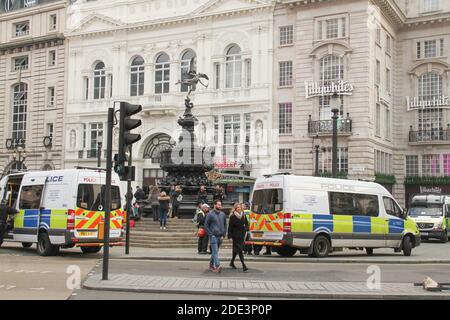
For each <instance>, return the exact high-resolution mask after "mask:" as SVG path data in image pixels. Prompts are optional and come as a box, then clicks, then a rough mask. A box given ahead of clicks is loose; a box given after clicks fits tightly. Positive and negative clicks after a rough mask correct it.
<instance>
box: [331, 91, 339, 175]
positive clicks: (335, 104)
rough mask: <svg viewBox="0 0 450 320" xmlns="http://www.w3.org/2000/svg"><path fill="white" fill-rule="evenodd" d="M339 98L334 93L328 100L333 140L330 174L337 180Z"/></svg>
mask: <svg viewBox="0 0 450 320" xmlns="http://www.w3.org/2000/svg"><path fill="white" fill-rule="evenodd" d="M340 100H341V99H340V97H339V95H338V94H337V93H334V94H333V96H332V97H331V100H330V106H331V112H333V116H332V117H331V119H332V121H333V140H332V151H331V152H332V154H331V174H332V177H333V178H337V122H338V119H339V109H340V105H341V101H340Z"/></svg>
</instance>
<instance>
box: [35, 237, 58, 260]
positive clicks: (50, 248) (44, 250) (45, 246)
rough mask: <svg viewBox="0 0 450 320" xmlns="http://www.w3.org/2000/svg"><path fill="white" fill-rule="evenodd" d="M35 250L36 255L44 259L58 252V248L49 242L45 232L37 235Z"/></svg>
mask: <svg viewBox="0 0 450 320" xmlns="http://www.w3.org/2000/svg"><path fill="white" fill-rule="evenodd" d="M36 249H37V253H38V254H39V255H40V256H44V257H47V256H55V255H57V254H58V252H59V247H58V246H55V245H53V244H52V243H51V242H50V237H49V236H48V234H47V232H41V233H39V236H38V243H37V246H36Z"/></svg>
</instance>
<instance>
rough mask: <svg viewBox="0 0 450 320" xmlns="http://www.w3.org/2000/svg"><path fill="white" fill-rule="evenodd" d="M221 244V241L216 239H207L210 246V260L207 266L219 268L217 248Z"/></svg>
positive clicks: (214, 237)
mask: <svg viewBox="0 0 450 320" xmlns="http://www.w3.org/2000/svg"><path fill="white" fill-rule="evenodd" d="M221 243H222V241H221V240H220V239H219V238H218V237H216V236H210V237H209V244H210V245H211V260H210V262H209V265H210V266H212V267H214V268H217V267H220V260H219V247H220V244H221Z"/></svg>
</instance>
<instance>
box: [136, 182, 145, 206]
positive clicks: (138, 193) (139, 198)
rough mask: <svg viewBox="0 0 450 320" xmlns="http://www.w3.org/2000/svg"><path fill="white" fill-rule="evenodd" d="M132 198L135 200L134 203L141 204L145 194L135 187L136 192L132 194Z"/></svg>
mask: <svg viewBox="0 0 450 320" xmlns="http://www.w3.org/2000/svg"><path fill="white" fill-rule="evenodd" d="M134 198H135V199H136V202H139V203H141V202H142V200H144V199H145V192H144V190H142V189H141V188H140V187H139V186H137V187H136V192H135V193H134Z"/></svg>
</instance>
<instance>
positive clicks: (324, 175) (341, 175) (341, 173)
mask: <svg viewBox="0 0 450 320" xmlns="http://www.w3.org/2000/svg"><path fill="white" fill-rule="evenodd" d="M332 176H333V175H332V173H331V172H329V171H319V177H322V178H331V177H332ZM347 177H348V173H347V172H345V171H338V173H337V177H336V178H338V179H347Z"/></svg>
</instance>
